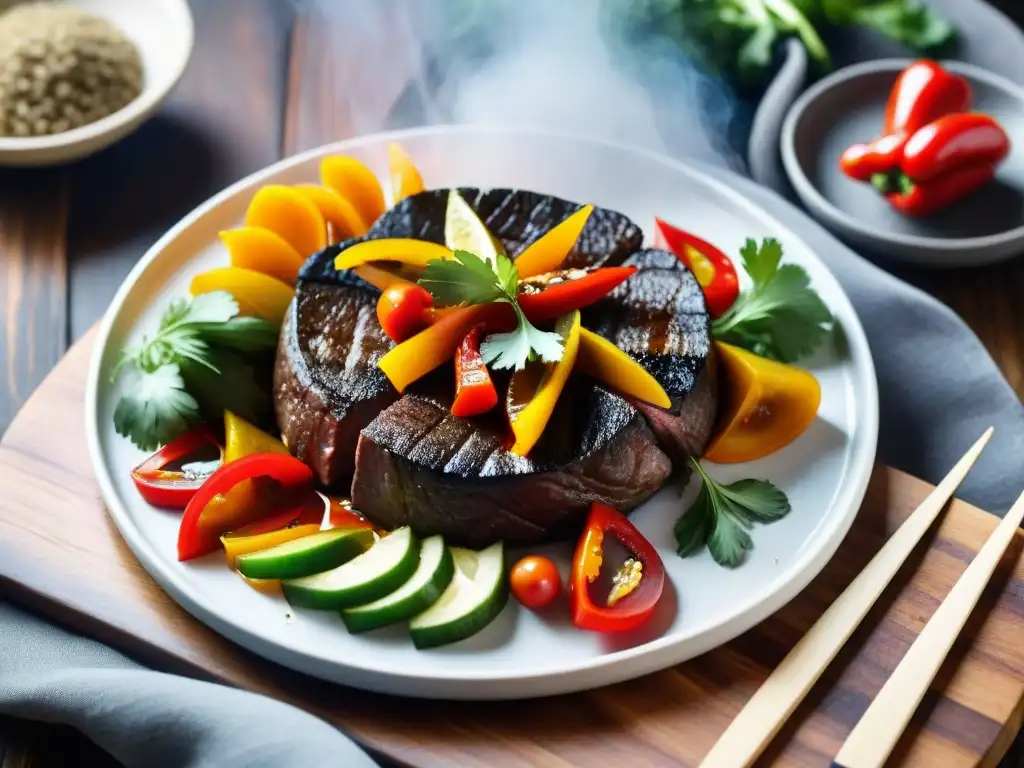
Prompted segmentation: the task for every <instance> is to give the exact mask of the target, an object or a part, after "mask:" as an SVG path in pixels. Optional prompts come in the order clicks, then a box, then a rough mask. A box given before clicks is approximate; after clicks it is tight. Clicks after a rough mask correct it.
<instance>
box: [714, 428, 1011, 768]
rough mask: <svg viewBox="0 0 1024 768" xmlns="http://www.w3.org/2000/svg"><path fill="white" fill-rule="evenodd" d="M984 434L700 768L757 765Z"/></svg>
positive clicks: (948, 493) (956, 481) (955, 483)
mask: <svg viewBox="0 0 1024 768" xmlns="http://www.w3.org/2000/svg"><path fill="white" fill-rule="evenodd" d="M992 432H993V428H991V427H990V428H989V429H988V430H986V431H985V434H983V435H982V436H981V437H980V438H979V439H978V442H976V443H975V444H974V445H973V446H971V448H970V450H969V451H967V453H966V454H964V456H963V458H962V459H960V461H958V462H957V464H956V466H955V467H953V469H951V470H950V472H949V474H948V475H946V477H944V478H943V479H942V482H941V483H939V484H938V485H937V486H936V487H935V489H934V490H933V491H932V492H931V493H930V494H928V497H927V498H926V499H925V500H924V501H922V502H921V504H920V506H918V508H917V509H915V510H914V512H913V513H911V515H910V517H908V518H907V519H906V520H904V521H903V525H901V526H900V527H899V528H898V529H897V531H896V532H895V533H894V534H893V535H892V536H891V537H890V538H889V540H888V541H887V542H886V543H885V544H884V545H883V546H882V548H881V549H880V550H879V551H878V553H877V554H876V555H875V556H874V557H873V558H872V559H871V562H869V563H868V564H867V566H866V567H865V568H864V570H863V571H861V572H860V573H859V574H858V575H857V577H856V578H855V579H854V580H853V581H852V582H850V585H849V586H848V587H847V588H846V589H845V590H844V591H843V593H842V594H841V595H840V596H839V597H838V598H836V600H835V602H833V603H832V605H831V606H829V608H828V609H827V610H826V611H825V613H823V614H822V615H821V618H819V619H818V621H816V622H815V623H814V626H813V627H811V628H810V630H809V631H808V632H807V634H806V635H804V636H803V637H802V638H801V639H800V641H799V642H798V643H797V644H796V645H795V646H793V650H791V651H790V652H789V654H788V655H787V656H786V658H784V659H783V660H782V662H781V663H780V664H779V666H778V667H776V668H775V671H774V672H772V674H771V675H769V676H768V679H767V680H765V681H764V683H763V684H762V685H761V687H760V688H759V689H758V690H757V691H756V692H755V693H754V695H753V696H752V697H751V699H750V701H748V702H747V704H746V706H745V707H744V708H743V709H742V710H740V713H739V714H738V715H737V716H736V718H735V719H734V720H733V721H732V723H730V724H729V727H728V728H726V729H725V733H723V734H722V735H721V736H720V737H719V739H718V741H717V742H716V743H715V745H714V746H713V747H712V748H711V751H710V752H709V753H708V754H707V756H706V757H705V758H704V760H703V761H702V762H701V764H700V765H701V768H744V767H745V766H749V765H750V764H751V763H753V762H754V760H755V759H757V757H758V755H760V754H761V752H762V751H763V750H764V748H765V747H766V746H767V745H768V742H770V741H771V740H772V738H773V737H774V736H775V734H776V733H778V732H779V729H780V728H781V727H782V725H783V724H784V723H785V722H786V720H787V719H788V718H789V716H790V715H791V714H792V713H793V710H795V709H796V707H797V705H798V704H799V703H800V702H801V701H803V699H804V697H805V696H806V695H807V692H808V691H810V690H811V687H812V686H813V685H814V683H815V682H816V681H817V680H818V678H819V677H821V673H822V672H824V671H825V668H826V667H827V666H828V665H829V664H830V663H831V662H832V660H833V659H834V658H835V657H836V654H837V653H839V649H840V648H842V647H843V644H844V643H845V642H846V641H847V640H848V639H849V637H850V635H851V634H853V630H854V629H856V628H857V625H858V624H860V622H861V621H862V620H863V619H864V616H865V615H867V612H868V610H870V608H871V606H872V605H874V603H875V601H876V600H877V599H878V596H879V595H881V594H882V591H883V590H884V589H885V588H886V586H888V584H889V582H890V581H892V578H893V577H894V576H895V575H896V573H897V572H898V571H899V569H900V566H901V565H902V564H903V562H904V561H905V560H906V559H907V557H908V556H909V555H910V553H911V552H912V551H913V549H914V547H915V545H916V544H917V542H918V541H920V540H921V537H922V536H924V534H925V532H926V531H927V530H928V529H929V528H930V527H931V524H932V523H933V522H934V521H935V518H936V517H938V515H939V512H941V511H942V509H943V508H944V507H945V506H946V503H947V502H948V501H949V500H950V498H951V497H952V496H953V493H954V492H955V491H956V489H957V488H958V487H959V485H960V483H961V482H963V479H964V478H965V477H966V476H967V473H968V472H969V471H970V469H971V467H972V466H974V462H975V461H977V459H978V456H979V455H981V452H982V450H983V449H984V448H985V445H986V444H987V443H988V441H989V438H991V437H992Z"/></svg>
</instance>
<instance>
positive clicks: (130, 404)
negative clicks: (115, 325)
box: [112, 291, 278, 451]
mask: <svg viewBox="0 0 1024 768" xmlns="http://www.w3.org/2000/svg"><path fill="white" fill-rule="evenodd" d="M237 315H238V302H236V301H235V299H234V298H233V297H232V296H231V294H229V293H227V292H225V291H214V292H212V293H204V294H200V295H199V296H196V297H194V298H192V299H191V300H189V299H179V300H177V301H174V302H172V303H171V304H170V305H169V306H168V307H167V309H166V310H165V311H164V314H163V317H161V318H160V325H159V327H158V328H157V332H156V333H155V334H154V335H153V336H152V337H151V338H143V340H142V343H141V344H140V345H139V346H137V347H133V348H131V349H127V350H125V351H124V352H123V353H122V354H121V359H120V360H119V361H118V364H117V366H116V367H115V369H114V372H113V374H112V379H116V378H117V376H118V375H119V373H120V372H121V371H122V370H123V369H124V368H125V367H127V368H130V369H131V370H132V376H133V380H132V382H131V384H130V385H129V386H126V387H125V388H124V394H123V395H122V396H121V399H120V400H119V401H118V404H117V406H116V407H115V409H114V428H115V429H116V430H117V433H118V434H119V435H122V436H124V437H127V438H129V439H130V440H131V441H132V442H133V443H134V444H135V445H136V446H138V447H139V448H140V449H142V450H146V451H148V450H154V449H156V448H158V447H160V446H161V445H165V444H166V443H168V442H170V441H171V440H173V439H174V438H176V437H178V436H179V435H180V434H182V433H183V432H185V430H187V429H188V428H189V427H191V426H193V425H194V424H195V423H197V422H198V421H199V420H200V418H201V417H202V416H203V415H206V416H207V417H213V418H216V417H219V416H220V414H221V413H222V411H223V409H224V408H225V407H227V406H228V404H230V407H231V409H232V410H233V411H237V412H238V413H239V414H241V415H248V417H249V418H250V419H252V418H253V415H254V414H258V413H260V412H261V410H265V401H268V400H269V393H268V392H267V391H264V390H263V389H260V388H259V387H258V386H257V385H256V384H255V382H254V372H253V369H252V368H251V366H249V364H248V363H247V362H245V361H244V360H243V359H242V358H241V357H240V356H239V355H238V354H237V352H247V353H258V352H266V351H267V350H270V349H273V348H274V345H275V344H276V343H277V333H278V329H277V327H276V326H274V325H272V324H270V323H268V322H266V321H265V320H260V319H257V318H251V317H238V316H237ZM232 350H236V351H232ZM228 400H230V403H228ZM260 401H264V402H263V403H261V402H260Z"/></svg>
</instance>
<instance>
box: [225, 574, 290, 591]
mask: <svg viewBox="0 0 1024 768" xmlns="http://www.w3.org/2000/svg"><path fill="white" fill-rule="evenodd" d="M236 573H237V571H236ZM238 575H239V576H241V578H242V581H244V582H245V583H246V584H248V585H249V586H250V587H252V588H253V589H255V590H256V591H257V592H262V593H263V594H264V595H270V596H271V597H284V589H282V587H281V580H280V579H250V578H249V577H248V576H242V574H240V573H239V574H238Z"/></svg>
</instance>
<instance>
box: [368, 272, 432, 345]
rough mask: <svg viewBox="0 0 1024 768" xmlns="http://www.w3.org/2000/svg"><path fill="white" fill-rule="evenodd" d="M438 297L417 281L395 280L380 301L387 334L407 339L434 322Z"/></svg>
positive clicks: (379, 308)
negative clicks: (396, 281)
mask: <svg viewBox="0 0 1024 768" xmlns="http://www.w3.org/2000/svg"><path fill="white" fill-rule="evenodd" d="M433 305H434V299H433V298H432V297H431V295H430V294H429V293H428V292H427V290H426V289H425V288H424V287H423V286H421V285H417V284H416V283H395V284H394V285H392V286H389V287H388V288H387V289H386V290H385V291H384V292H383V293H382V294H381V295H380V298H379V299H378V300H377V319H378V320H379V321H380V327H381V328H383V329H384V333H386V334H387V335H388V336H390V337H391V338H392V339H394V340H395V341H398V342H402V341H405V340H406V339H408V338H409V337H411V336H414V335H415V334H416V333H418V332H419V331H421V330H423V329H424V328H426V327H427V326H428V325H430V308H431V307H432V306H433Z"/></svg>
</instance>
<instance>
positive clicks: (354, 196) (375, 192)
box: [320, 155, 386, 224]
mask: <svg viewBox="0 0 1024 768" xmlns="http://www.w3.org/2000/svg"><path fill="white" fill-rule="evenodd" d="M320 183H321V184H323V185H324V186H325V187H330V188H331V189H333V190H334V191H335V192H337V193H338V194H339V195H341V196H342V197H344V198H345V199H346V200H348V201H349V202H350V203H352V205H353V207H354V208H355V209H356V210H357V211H359V215H360V216H361V217H362V219H363V221H364V222H366V223H367V224H372V223H373V222H375V221H376V220H377V219H378V218H380V215H381V214H382V213H384V210H385V207H386V206H385V204H384V190H382V189H381V188H380V182H379V181H377V177H376V176H374V175H373V171H371V170H370V169H369V168H367V167H366V166H365V165H364V164H363V163H361V162H359V161H358V160H356V159H355V158H354V157H347V156H345V155H329V156H328V157H325V158H324V159H323V160H321V161H320Z"/></svg>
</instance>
